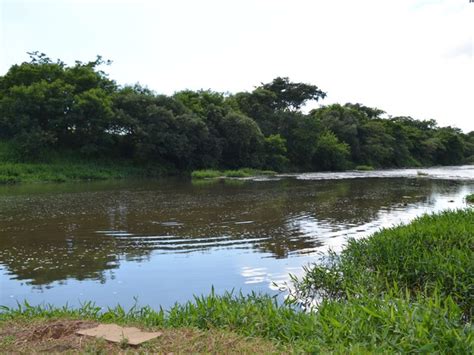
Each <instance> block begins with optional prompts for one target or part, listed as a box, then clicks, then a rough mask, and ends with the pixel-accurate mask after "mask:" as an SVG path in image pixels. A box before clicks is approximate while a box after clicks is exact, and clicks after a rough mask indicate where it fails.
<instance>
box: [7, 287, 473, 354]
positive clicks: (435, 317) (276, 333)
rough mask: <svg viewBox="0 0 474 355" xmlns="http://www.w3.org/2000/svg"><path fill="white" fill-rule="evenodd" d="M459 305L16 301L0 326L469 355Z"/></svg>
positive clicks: (228, 298)
mask: <svg viewBox="0 0 474 355" xmlns="http://www.w3.org/2000/svg"><path fill="white" fill-rule="evenodd" d="M460 315H461V312H460V310H459V307H458V306H457V305H456V304H455V303H454V302H452V301H451V300H450V299H446V300H441V299H440V298H439V297H432V298H423V297H420V298H418V299H415V300H412V299H408V298H407V297H403V296H401V297H399V296H397V297H395V296H394V295H392V294H387V295H385V296H383V297H382V298H380V299H374V298H372V297H369V296H361V297H358V298H349V299H347V300H346V301H345V302H335V301H324V302H323V303H322V304H321V305H320V306H319V309H318V312H316V313H304V312H300V311H297V310H294V309H293V308H291V307H289V306H286V305H278V304H277V303H276V301H275V300H274V299H273V298H271V297H269V296H265V295H257V294H251V295H248V296H243V295H233V294H231V293H225V294H224V295H216V294H214V292H211V294H210V295H208V296H201V297H196V298H195V299H194V301H193V302H188V303H185V304H183V305H180V304H176V305H175V306H173V307H172V308H171V309H169V310H168V311H165V310H163V309H160V310H158V311H155V310H153V309H152V308H150V307H137V306H135V307H132V308H131V309H130V310H128V311H126V310H125V309H124V308H122V307H120V306H117V307H115V308H109V309H108V310H106V311H102V309H101V308H100V307H97V306H95V305H94V304H93V303H85V304H84V305H83V306H82V307H80V308H77V309H72V308H68V307H63V308H55V307H52V306H31V305H29V304H28V303H26V302H25V304H19V305H18V307H17V308H7V307H2V311H1V312H0V322H1V321H11V320H20V319H28V320H35V319H58V318H72V319H92V320H96V321H99V322H104V323H118V324H123V325H127V324H130V325H137V324H139V325H141V326H145V327H160V328H163V327H165V328H189V327H196V328H199V329H203V330H211V329H216V328H218V329H224V330H228V331H234V332H236V333H239V334H242V335H244V336H249V337H262V338H267V339H270V340H273V341H275V342H277V343H279V344H281V345H283V346H290V347H291V348H292V349H293V350H294V351H295V352H305V353H315V352H316V353H318V352H324V353H326V352H336V353H341V354H346V353H347V352H350V353H351V352H356V353H361V352H362V353H365V352H390V353H393V352H420V351H421V352H429V353H445V352H452V353H460V354H464V353H466V354H467V353H470V351H471V350H472V342H473V337H474V334H473V331H472V328H470V326H469V325H465V324H463V322H462V321H461V320H460Z"/></svg>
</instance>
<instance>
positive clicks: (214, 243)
mask: <svg viewBox="0 0 474 355" xmlns="http://www.w3.org/2000/svg"><path fill="white" fill-rule="evenodd" d="M422 171H423V172H424V173H427V174H428V175H427V176H420V175H419V174H418V171H417V170H415V169H404V170H385V171H374V172H364V173H361V172H348V173H315V174H311V173H307V174H299V175H297V174H294V175H284V176H278V177H272V178H257V179H243V180H222V181H219V182H217V183H210V182H206V181H204V182H197V183H196V182H195V183H192V182H190V181H187V180H179V179H166V180H159V181H148V180H140V181H119V182H94V183H75V184H36V185H20V186H8V187H1V188H0V304H2V305H7V306H13V305H15V304H16V302H17V301H20V302H21V301H23V300H24V299H27V300H28V301H29V302H30V303H33V304H37V303H41V302H45V303H52V304H56V305H64V304H66V303H68V304H70V305H78V304H80V302H82V301H85V300H93V301H95V302H96V303H97V304H99V305H101V306H113V305H116V304H117V303H120V304H122V305H124V306H130V305H131V304H132V303H133V302H134V297H137V298H138V300H139V303H140V304H148V305H151V306H154V307H158V306H163V307H169V306H170V305H172V304H173V303H174V302H176V301H178V302H183V301H186V300H189V299H191V298H192V296H193V294H203V293H208V292H209V291H210V289H211V287H212V286H214V288H215V290H216V291H217V292H224V291H225V290H232V289H234V290H236V291H238V290H242V291H243V292H244V293H245V292H250V291H262V292H267V293H276V292H277V291H276V287H275V286H274V285H273V283H277V284H280V285H281V284H283V283H284V282H285V281H288V274H289V273H293V274H301V270H302V269H301V267H302V266H303V265H305V264H307V263H310V262H314V261H315V260H317V257H318V254H319V253H318V252H321V251H322V252H324V251H325V250H327V248H332V249H336V250H340V248H341V247H342V246H343V245H344V242H345V241H346V240H347V238H348V237H356V238H360V237H364V236H367V235H369V234H371V233H373V232H374V231H377V230H379V229H380V228H382V227H386V226H392V225H395V224H398V223H401V222H408V221H410V220H412V219H413V218H414V217H416V216H418V215H421V214H423V213H425V212H432V211H439V210H442V209H447V208H459V207H465V206H466V203H465V201H464V196H465V195H466V194H468V193H472V192H474V167H472V166H464V167H449V168H436V169H422Z"/></svg>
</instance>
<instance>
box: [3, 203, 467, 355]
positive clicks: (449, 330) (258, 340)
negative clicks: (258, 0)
mask: <svg viewBox="0 0 474 355" xmlns="http://www.w3.org/2000/svg"><path fill="white" fill-rule="evenodd" d="M473 245H474V210H473V209H467V210H459V211H448V212H443V213H441V214H438V215H426V216H423V217H421V218H418V219H417V220H415V221H414V222H412V223H411V224H409V225H406V226H398V227H395V228H390V229H385V230H382V231H380V232H378V233H376V234H374V235H373V236H371V237H369V238H366V239H361V240H350V241H349V242H348V245H347V247H346V249H345V250H344V251H343V252H342V253H341V254H339V255H336V254H334V253H330V254H329V255H328V256H327V257H326V259H325V261H324V263H322V264H317V265H313V266H311V267H309V268H308V269H307V273H306V275H305V276H304V277H303V278H302V279H296V278H295V279H294V287H295V289H294V291H293V293H292V296H293V297H295V298H294V299H293V301H292V302H288V303H287V304H279V303H277V302H276V301H275V299H274V298H272V297H270V296H267V295H258V294H251V295H247V296H244V295H241V294H232V293H227V294H224V295H216V294H214V292H211V294H210V295H207V296H202V297H196V298H195V299H194V301H192V302H188V303H185V304H176V305H175V306H174V307H172V308H171V309H169V310H167V311H165V310H163V309H160V310H153V309H152V308H150V307H133V308H132V309H130V310H128V311H125V310H124V309H123V308H122V307H120V306H117V307H115V308H113V309H108V310H105V311H104V310H101V308H99V307H96V306H94V305H93V304H92V303H87V304H84V305H83V306H82V307H80V308H77V309H71V308H67V307H66V308H57V307H49V306H44V305H43V306H30V305H28V304H27V303H25V304H23V305H18V307H16V308H6V307H3V309H2V311H1V312H0V329H8V328H10V327H11V326H10V324H14V325H16V324H21V322H33V321H38V322H43V323H44V322H51V321H58V320H62V319H67V320H78V319H79V320H87V321H94V322H105V323H107V322H113V323H118V324H124V325H125V324H126V325H135V326H136V325H139V326H141V327H143V328H146V329H164V330H167V331H169V334H177V336H179V334H181V333H180V332H181V331H183V330H189V331H192V332H197V333H196V334H203V336H204V337H205V339H209V337H214V336H217V337H222V339H224V340H223V342H224V343H225V344H228V343H229V342H227V340H228V339H237V340H236V342H237V343H239V341H241V340H242V339H244V340H243V341H244V342H245V339H253V340H254V341H255V343H254V345H252V346H255V348H245V349H240V348H239V347H234V346H232V347H231V348H227V349H225V348H223V347H221V345H216V346H217V347H216V348H213V347H207V348H202V347H198V345H195V346H196V347H193V346H194V345H193V343H194V342H197V343H199V342H198V341H197V340H191V343H190V344H189V347H187V348H186V352H199V351H211V352H215V351H219V352H220V351H224V352H228V351H234V352H247V351H248V352H310V353H318V352H323V353H326V352H331V353H344V354H345V353H348V352H349V353H350V352H354V353H372V352H381V353H385V352H388V353H394V352H396V353H405V352H416V353H456V354H469V353H472V352H473V350H474V328H473V327H472V324H471V323H470V322H471V321H472V306H473V297H472V295H473V284H474V282H473V276H474V269H473V267H474V265H473V264H474V262H473V260H474V255H473V253H474V248H473ZM315 299H317V300H318V303H319V304H318V306H317V311H309V312H302V311H301V308H299V307H297V306H299V305H300V304H303V305H306V306H308V305H309V304H310V303H311V301H313V300H315ZM200 332H201V333H200ZM202 332H204V333H202ZM216 332H217V333H216ZM215 334H217V335H215ZM15 335H16V334H12V333H11V332H10V333H9V332H6V333H5V336H3V338H1V337H2V335H1V334H0V338H1V339H0V343H2V344H7V345H6V346H7V347H6V349H11V350H15V349H16V348H15V345H12V344H16V343H15V341H16V340H14V339H13V338H12V336H13V337H14V336H15ZM228 337H230V338H228ZM192 339H194V338H192ZM225 339H227V340H225ZM239 339H240V340H239ZM206 341H210V340H206ZM180 342H183V343H186V339H183V340H182V341H181V340H180V341H178V343H180ZM21 344H23V343H21ZM186 344H187V343H186ZM219 344H221V343H219ZM8 346H9V347H8ZM150 346H154V345H153V344H151V345H150ZM176 346H179V345H176ZM186 346H187V345H186ZM153 349H154V348H151V350H147V348H143V349H142V350H143V351H153ZM167 349H168V348H167ZM170 349H176V348H173V347H171V348H170ZM216 349H217V350H216ZM160 351H161V350H160ZM171 351H177V350H171Z"/></svg>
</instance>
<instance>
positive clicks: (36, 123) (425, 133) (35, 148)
mask: <svg viewBox="0 0 474 355" xmlns="http://www.w3.org/2000/svg"><path fill="white" fill-rule="evenodd" d="M30 57H31V60H30V62H25V63H22V64H20V65H13V66H12V67H11V68H10V69H9V70H8V72H7V73H6V74H5V75H4V76H2V77H0V139H1V140H3V141H8V142H9V143H8V144H10V145H11V146H12V147H14V150H15V152H16V154H17V156H18V157H19V158H21V159H23V160H34V159H44V158H45V157H47V156H48V154H49V153H51V152H64V151H74V152H76V153H77V154H79V155H81V156H83V157H103V158H104V157H105V158H110V159H127V160H133V161H136V162H137V163H156V164H164V165H168V166H172V167H174V168H176V169H179V170H191V169H199V168H240V167H252V168H264V169H272V170H278V171H284V170H311V171H314V170H341V169H350V168H353V167H355V166H357V165H369V166H373V167H404V166H421V165H450V164H461V163H465V162H473V161H474V132H470V133H469V134H464V133H463V132H462V131H460V130H459V129H457V128H452V127H438V126H437V124H436V122H435V121H434V120H426V121H419V120H415V119H413V118H411V117H391V118H382V117H381V116H382V115H383V114H384V112H383V111H382V110H379V109H375V108H370V107H366V106H363V105H361V104H349V103H347V104H345V105H339V104H333V105H327V106H322V107H321V108H318V109H315V110H312V111H311V112H309V113H303V112H302V110H301V108H302V107H303V106H304V105H305V104H306V103H307V102H308V101H311V100H314V101H318V100H321V99H323V98H324V97H325V96H326V93H325V92H323V91H322V90H320V89H319V88H318V87H317V86H314V85H309V84H304V83H293V82H290V81H289V80H288V78H280V77H279V78H276V79H274V80H273V81H272V82H271V83H267V84H262V85H260V86H259V87H257V88H255V90H253V91H252V92H240V93H236V94H232V95H226V94H223V93H218V92H213V91H205V90H201V91H190V90H184V91H180V92H177V93H175V94H174V95H172V96H165V95H157V94H155V93H154V92H152V91H151V90H149V89H147V88H144V87H141V86H139V85H135V86H125V87H121V86H119V85H117V84H116V83H115V82H114V81H113V80H111V79H109V78H108V76H107V75H106V73H104V72H103V71H102V70H99V67H100V66H101V65H103V64H107V63H106V62H104V61H103V60H102V59H101V58H100V57H98V58H97V59H96V60H95V61H91V62H88V63H82V62H76V63H75V64H74V65H72V66H68V65H66V64H65V63H63V62H62V61H59V60H58V61H52V60H51V59H50V58H48V57H47V56H46V55H45V54H42V53H38V52H34V53H30Z"/></svg>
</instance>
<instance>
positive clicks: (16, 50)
mask: <svg viewBox="0 0 474 355" xmlns="http://www.w3.org/2000/svg"><path fill="white" fill-rule="evenodd" d="M0 4H1V6H0V13H1V14H0V15H1V17H0V19H1V26H0V41H1V43H0V75H3V74H4V73H5V72H6V71H7V70H8V68H9V67H10V66H11V65H12V64H15V63H21V62H22V61H25V60H28V56H27V54H26V52H27V51H34V50H39V51H41V52H45V53H46V54H48V56H49V57H51V58H53V59H56V58H61V59H62V60H64V61H65V62H66V63H69V64H72V63H73V62H74V60H76V59H78V60H82V61H88V60H92V59H94V58H95V56H96V54H101V55H102V56H103V57H104V58H105V59H111V60H113V62H114V63H113V64H112V66H111V67H108V68H107V69H106V71H107V72H108V73H110V76H111V78H112V79H115V80H116V81H117V82H118V83H119V84H133V83H135V82H140V83H141V84H143V85H145V86H148V87H149V88H150V89H153V90H155V91H156V92H158V93H165V94H172V93H173V92H175V91H178V90H182V89H185V88H189V89H201V88H204V89H212V90H216V91H229V92H237V91H242V90H252V88H253V87H254V86H256V85H258V84H259V83H260V82H269V81H271V80H272V79H273V78H274V77H276V76H289V77H290V79H291V80H293V81H302V82H308V83H312V84H315V85H318V86H319V88H320V89H322V90H324V91H326V92H327V93H328V97H327V98H326V99H325V100H323V101H322V103H323V104H329V103H333V102H340V103H345V102H354V103H355V102H360V103H363V104H365V105H368V106H373V107H378V108H381V109H383V110H385V111H387V112H388V113H389V114H391V115H411V116H412V117H414V118H419V119H428V118H434V119H436V120H437V121H438V122H439V124H440V125H452V126H456V127H459V128H461V129H463V130H464V131H470V130H474V67H473V64H474V61H473V34H474V3H471V4H470V3H469V0H411V1H409V0H391V1H388V0H359V1H356V0H348V1H343V0H332V1H331V0H325V1H318V0H291V1H290V0H286V1H280V0H155V1H151V0H150V1H144V0H142V1H139V0H135V1H131V0H130V1H118V0H115V1H112V0H110V1H107V0H102V1H100V0H95V1H87V0H82V1H74V0H71V1H68V0H63V1H60V0H56V1H52V0H49V1H48V0H36V1H35V0H30V1H24V0H0Z"/></svg>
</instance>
